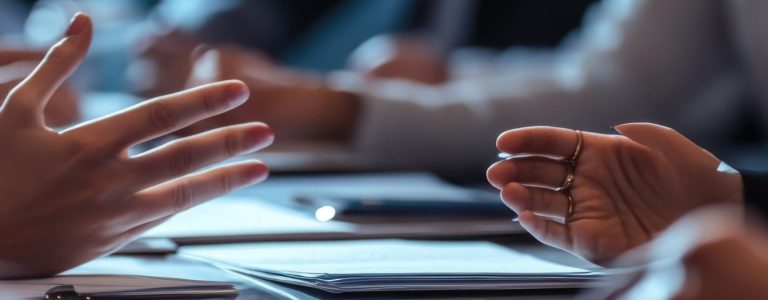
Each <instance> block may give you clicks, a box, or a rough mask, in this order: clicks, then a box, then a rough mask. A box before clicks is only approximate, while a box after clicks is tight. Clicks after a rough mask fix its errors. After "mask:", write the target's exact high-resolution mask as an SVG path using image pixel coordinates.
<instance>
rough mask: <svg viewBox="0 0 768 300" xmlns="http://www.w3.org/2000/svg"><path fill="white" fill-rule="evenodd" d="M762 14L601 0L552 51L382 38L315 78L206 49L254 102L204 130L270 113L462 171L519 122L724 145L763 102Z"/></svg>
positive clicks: (373, 148) (374, 154)
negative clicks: (465, 48) (619, 127)
mask: <svg viewBox="0 0 768 300" xmlns="http://www.w3.org/2000/svg"><path fill="white" fill-rule="evenodd" d="M766 9H768V7H765V4H763V3H762V2H760V1H716V0H709V1H698V0H680V1H664V0H605V1H603V2H601V3H599V4H597V5H596V6H595V7H594V8H592V9H591V10H590V11H589V13H588V14H587V16H586V18H585V21H584V26H583V29H582V30H581V32H579V33H578V34H576V35H574V36H572V37H571V38H570V39H568V40H566V41H565V42H563V43H562V45H561V46H560V47H559V48H557V49H556V50H554V51H537V52H530V51H524V50H521V49H515V48H512V49H510V50H508V51H506V52H503V53H498V54H492V55H478V54H474V55H465V53H466V52H462V51H458V52H452V53H449V52H444V50H443V49H441V48H440V47H435V46H434V45H435V44H434V43H431V42H428V43H424V42H421V43H419V42H417V43H415V44H417V45H427V46H426V47H425V46H418V47H416V48H419V49H426V50H423V51H422V50H419V51H412V50H399V49H401V48H403V47H405V48H414V47H413V46H410V45H412V44H414V43H412V42H410V41H412V40H408V39H406V40H404V39H402V38H392V37H383V38H382V37H379V38H375V39H374V40H372V41H370V42H368V43H365V44H363V45H362V46H361V47H360V48H359V49H358V51H357V52H356V53H355V54H353V55H352V57H351V62H352V63H351V68H350V69H349V70H347V71H340V72H333V73H330V74H321V75H318V74H308V73H306V72H302V71H299V70H296V69H289V68H285V67H282V66H279V65H277V64H274V63H269V62H265V61H264V58H263V56H261V55H251V54H249V51H245V50H242V49H237V48H226V49H221V50H219V51H218V53H219V54H218V55H210V56H209V57H218V61H216V62H215V63H214V64H213V65H216V64H218V73H215V72H211V70H214V69H215V68H213V69H210V68H209V69H208V70H209V71H208V72H202V73H205V74H208V75H211V74H214V75H215V76H212V77H211V78H209V80H213V79H215V78H218V76H224V77H234V78H240V79H243V80H244V81H246V82H247V83H248V84H249V86H251V88H252V92H253V94H252V101H249V103H247V104H246V105H244V106H243V107H242V108H240V109H238V110H236V111H234V112H232V113H229V114H226V115H223V116H222V117H220V118H218V119H214V120H210V121H209V125H206V123H202V124H200V126H199V128H200V129H202V128H209V126H210V125H211V124H215V126H218V125H220V124H227V123H230V122H235V121H237V120H264V121H268V122H270V124H272V125H273V126H274V128H275V130H276V132H277V133H278V134H280V135H281V137H282V139H281V142H288V141H290V140H317V141H334V142H340V143H342V144H344V145H347V146H349V147H350V149H353V150H354V151H358V152H359V153H362V154H364V155H365V158H366V159H365V160H364V161H366V162H367V166H366V167H371V168H423V169H430V170H438V171H440V170H449V171H453V172H460V173H464V174H467V175H468V177H477V176H476V175H479V174H480V173H481V172H482V169H483V168H484V167H483V166H484V165H486V164H487V163H488V162H489V160H490V158H491V157H493V156H494V153H495V149H493V147H492V146H490V145H493V141H494V139H495V135H496V133H498V132H501V131H502V130H504V129H506V128H512V127H519V126H524V125H535V124H548V125H555V126H566V127H572V128H581V129H588V130H593V131H604V130H606V129H607V128H609V126H612V125H616V124H620V123H623V122H627V121H635V120H643V121H651V122H656V123H662V124H665V125H668V126H671V127H674V128H677V129H679V130H681V131H682V132H683V133H684V134H686V135H687V136H690V137H691V138H692V139H693V140H695V141H697V142H698V143H700V144H702V145H705V146H707V147H708V148H712V149H715V150H717V149H716V146H722V145H723V144H726V143H727V142H728V139H729V138H730V137H732V136H734V135H735V134H737V133H738V132H741V131H742V130H743V126H744V124H749V123H750V120H753V119H751V118H750V116H751V114H754V115H762V113H763V112H764V111H765V110H766V109H768V107H766V104H768V101H763V99H764V98H765V97H766V96H768V95H764V94H765V93H766V91H765V90H764V89H763V87H764V86H768V84H761V82H763V81H764V80H767V79H766V78H765V72H766V70H768V68H766V67H765V63H764V62H765V61H766V59H768V57H765V56H764V55H762V53H763V52H765V51H762V50H763V49H764V48H765V47H768V45H765V43H763V41H765V40H766V38H765V36H766V34H765V32H763V31H762V30H761V29H760V28H764V27H765V26H762V23H761V22H762V21H761V20H762V18H761V17H760V15H759V13H757V12H760V11H765V10H766ZM437 45H438V46H439V44H437ZM430 48H432V49H430ZM215 52H216V51H214V54H215ZM371 53H373V54H376V55H372V54H371ZM377 53H378V54H377ZM475 53H477V52H475ZM441 55H446V56H445V57H443V58H444V59H446V60H445V64H444V65H443V64H442V63H443V60H442V59H440V58H437V59H435V57H440V56H441ZM412 56H416V58H415V59H414V58H413V57H412ZM246 57H247V58H246ZM241 58H242V59H241ZM435 62H439V63H438V65H437V66H435V67H431V66H434V65H435ZM208 65H209V66H210V65H211V64H208ZM392 65H395V66H397V65H400V67H394V68H392V67H391V66H392ZM414 66H418V67H414ZM392 69H395V70H396V71H393V70H392ZM432 69H435V70H441V69H444V70H446V71H445V73H444V74H445V76H444V78H445V80H442V79H440V77H441V76H435V77H436V78H438V80H431V79H430V80H419V79H418V78H419V77H421V76H420V75H419V76H413V77H411V75H410V74H412V73H414V72H421V71H424V70H432ZM414 70H415V71H414ZM399 72H400V73H401V74H397V73H399ZM381 74H384V75H381ZM392 74H397V75H396V76H395V75H392ZM382 77H383V78H382ZM402 78H405V79H408V78H413V80H402ZM433 78H434V77H433ZM759 125H760V126H764V125H765V124H762V123H761V124H759ZM757 129H761V128H760V127H758V128H757ZM464 171H468V173H466V172H464Z"/></svg>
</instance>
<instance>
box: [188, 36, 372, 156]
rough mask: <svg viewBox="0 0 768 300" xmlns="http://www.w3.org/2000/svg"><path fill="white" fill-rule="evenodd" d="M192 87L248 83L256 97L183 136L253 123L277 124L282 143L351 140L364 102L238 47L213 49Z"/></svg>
mask: <svg viewBox="0 0 768 300" xmlns="http://www.w3.org/2000/svg"><path fill="white" fill-rule="evenodd" d="M192 74H193V75H192V77H191V78H190V82H191V83H192V84H193V85H194V84H200V83H204V82H212V81H216V80H220V79H221V78H237V79H240V80H243V81H244V82H245V83H246V84H247V85H248V87H249V88H250V90H251V98H250V100H249V101H248V102H246V103H245V104H244V105H243V106H241V107H239V108H237V109H235V110H232V111H231V112H228V113H226V114H222V115H220V116H216V117H214V118H209V119H207V120H204V121H202V122H198V123H196V124H194V125H193V126H190V127H188V128H186V129H184V130H182V131H181V132H179V133H180V134H182V135H186V134H191V133H196V132H200V131H203V130H208V129H210V128H216V127H218V126H225V125H229V124H235V123H240V122H248V121H263V122H267V123H269V124H270V125H272V126H273V127H274V129H275V132H276V134H277V135H279V136H280V138H281V140H282V141H291V140H301V141H308V140H309V141H345V140H346V139H348V138H349V136H350V135H351V133H352V131H353V130H354V128H355V123H356V121H357V116H358V114H359V106H360V104H359V100H358V99H357V98H356V97H355V96H353V95H351V94H348V93H344V92H339V91H335V90H332V89H330V88H328V87H327V86H325V84H324V82H322V80H319V79H318V78H316V77H313V76H311V75H308V74H304V73H300V72H298V71H293V70H288V69H285V68H280V67H278V66H276V65H274V64H273V63H272V62H271V61H270V60H269V59H267V58H266V57H265V56H263V55H260V54H258V53H256V52H253V51H246V50H244V49H240V48H236V47H221V48H217V49H213V50H209V51H208V52H207V53H205V54H203V55H202V56H201V58H200V59H199V60H198V62H197V63H196V67H195V70H194V71H193V73H192Z"/></svg>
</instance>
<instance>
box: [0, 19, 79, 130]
mask: <svg viewBox="0 0 768 300" xmlns="http://www.w3.org/2000/svg"><path fill="white" fill-rule="evenodd" d="M92 35H93V28H92V25H91V19H90V17H88V16H87V15H86V14H84V13H77V14H75V16H74V17H73V18H72V21H71V22H70V24H69V28H68V29H67V33H66V36H65V37H64V38H63V39H62V40H61V41H60V42H58V43H57V44H56V45H54V46H53V47H51V49H50V50H49V51H48V53H47V54H46V55H45V58H44V59H43V61H41V62H40V64H38V65H37V67H36V68H35V70H33V71H32V73H31V74H29V76H27V77H26V78H25V79H24V80H23V81H22V82H21V83H19V84H18V85H17V86H16V87H15V88H14V89H13V90H12V91H11V92H10V93H9V94H8V98H7V101H6V102H5V104H4V106H3V107H2V110H5V109H9V110H14V111H16V112H17V113H14V114H12V115H14V116H17V117H19V118H20V119H22V120H35V121H36V122H37V124H40V125H42V124H44V119H43V110H44V109H45V106H46V105H47V104H48V100H49V99H50V98H51V96H52V95H53V93H54V92H55V91H56V90H58V89H59V86H61V84H62V83H63V82H64V81H65V80H66V79H67V78H68V77H69V76H70V75H71V74H72V73H73V72H74V71H75V69H77V67H78V66H79V65H80V62H82V60H83V58H85V55H86V53H87V52H88V48H89V46H90V44H91V37H92Z"/></svg>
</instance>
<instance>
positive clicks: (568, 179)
mask: <svg viewBox="0 0 768 300" xmlns="http://www.w3.org/2000/svg"><path fill="white" fill-rule="evenodd" d="M574 167H575V166H572V165H571V166H568V173H566V174H565V180H563V184H561V185H560V187H558V188H557V189H555V190H556V191H558V192H561V191H567V190H568V189H569V188H571V185H573V181H574V180H576V176H574V175H573V169H574Z"/></svg>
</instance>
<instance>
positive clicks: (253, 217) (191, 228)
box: [142, 196, 352, 238]
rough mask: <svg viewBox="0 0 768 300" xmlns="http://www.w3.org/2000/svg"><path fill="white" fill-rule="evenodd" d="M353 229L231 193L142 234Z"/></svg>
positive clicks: (210, 234) (207, 234)
mask: <svg viewBox="0 0 768 300" xmlns="http://www.w3.org/2000/svg"><path fill="white" fill-rule="evenodd" d="M351 230H352V229H351V226H350V225H347V224H344V223H339V222H325V223H324V222H319V221H317V220H315V219H314V218H310V217H309V216H308V215H304V214H302V213H300V212H298V211H294V210H291V209H289V208H283V207H277V206H274V205H269V204H266V203H264V202H262V201H259V200H255V199H248V198H242V197H236V196H228V197H223V198H219V199H216V200H214V201H210V202H207V203H204V204H201V205H199V206H197V207H194V208H192V209H190V210H187V211H185V212H183V213H180V214H178V215H176V216H175V217H173V218H172V219H171V220H169V221H168V222H165V223H163V224H162V225H160V226H158V227H155V228H153V229H151V230H149V231H148V232H146V233H144V234H143V235H142V237H168V238H177V237H220V236H240V235H255V234H279V233H295V232H309V233H311V232H345V231H351Z"/></svg>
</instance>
